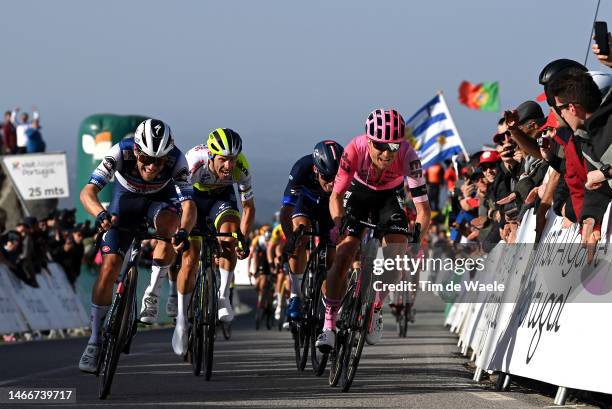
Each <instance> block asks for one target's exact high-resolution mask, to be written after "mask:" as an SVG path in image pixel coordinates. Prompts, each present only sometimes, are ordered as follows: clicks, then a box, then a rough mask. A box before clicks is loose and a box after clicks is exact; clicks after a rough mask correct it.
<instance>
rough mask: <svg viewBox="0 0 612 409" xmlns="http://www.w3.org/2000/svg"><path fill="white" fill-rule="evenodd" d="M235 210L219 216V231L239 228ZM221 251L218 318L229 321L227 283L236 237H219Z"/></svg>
mask: <svg viewBox="0 0 612 409" xmlns="http://www.w3.org/2000/svg"><path fill="white" fill-rule="evenodd" d="M235 213H236V212H228V214H227V215H226V216H222V217H221V218H220V221H219V223H216V227H217V230H218V231H219V232H220V233H234V232H236V231H238V230H239V229H240V218H239V217H238V216H237V215H236V214H235ZM219 244H220V247H221V252H220V254H219V273H220V276H221V282H220V283H219V319H220V320H221V321H224V322H229V321H231V320H233V319H234V311H233V309H232V306H231V304H230V301H229V283H230V282H231V280H232V276H233V274H234V268H235V267H236V251H235V248H236V245H237V243H236V239H234V238H233V237H219Z"/></svg>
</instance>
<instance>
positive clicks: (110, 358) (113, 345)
mask: <svg viewBox="0 0 612 409" xmlns="http://www.w3.org/2000/svg"><path fill="white" fill-rule="evenodd" d="M134 278H135V269H134V268H131V269H130V271H128V273H127V278H126V280H125V281H123V282H120V283H119V287H118V288H117V292H116V293H115V300H114V302H113V306H112V308H111V312H110V314H109V319H108V324H107V325H106V326H105V329H104V335H103V337H104V340H103V342H102V351H100V364H99V365H100V368H99V371H98V397H99V398H100V399H106V397H107V396H108V394H109V393H110V390H111V385H112V382H113V377H114V376H115V371H116V370H117V364H118V363H119V355H120V354H121V350H122V349H123V346H124V344H125V343H126V342H127V340H128V337H129V336H130V335H131V331H132V325H133V324H134V323H133V322H131V321H132V309H133V308H134V297H135V290H136V285H135V280H134ZM132 283H133V284H134V285H132Z"/></svg>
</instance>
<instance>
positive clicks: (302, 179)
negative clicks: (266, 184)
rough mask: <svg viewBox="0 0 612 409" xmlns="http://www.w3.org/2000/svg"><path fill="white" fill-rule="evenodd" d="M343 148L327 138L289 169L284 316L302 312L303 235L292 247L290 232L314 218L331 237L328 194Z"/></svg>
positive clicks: (284, 222)
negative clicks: (288, 291) (288, 287)
mask: <svg viewBox="0 0 612 409" xmlns="http://www.w3.org/2000/svg"><path fill="white" fill-rule="evenodd" d="M343 152H344V148H343V147H342V146H341V145H340V144H339V143H337V142H335V141H331V140H326V141H321V142H319V143H318V144H317V145H316V146H315V147H314V151H313V153H312V154H310V155H306V156H304V157H302V158H301V159H299V160H298V161H297V162H296V163H295V164H294V165H293V168H292V169H291V173H290V174H289V182H288V183H287V186H286V187H285V193H284V195H283V206H282V208H281V210H280V220H281V224H282V226H283V231H285V232H287V243H289V244H288V245H286V246H285V252H286V253H287V254H289V276H290V279H291V296H290V300H289V306H288V308H287V317H288V318H289V319H297V318H301V316H302V308H301V297H302V278H303V276H304V270H305V269H306V256H307V255H306V241H307V238H306V237H302V239H301V240H299V241H298V242H297V243H295V247H294V248H290V247H289V246H290V245H291V244H293V240H291V236H292V235H293V232H294V231H295V230H296V229H297V228H298V227H299V226H300V225H304V228H305V231H307V232H308V231H311V230H312V224H313V222H314V221H317V222H318V227H319V231H318V233H319V234H320V235H321V236H322V237H327V238H330V231H331V230H332V229H333V228H334V222H333V220H332V218H331V216H330V214H329V196H330V194H331V192H332V190H333V188H334V179H335V177H336V173H337V172H338V166H339V165H340V158H341V157H342V153H343ZM329 245H330V248H329V250H328V253H327V254H328V258H327V260H328V262H330V263H331V262H332V261H333V257H334V254H335V248H334V247H335V238H334V240H333V241H332V240H330V241H329Z"/></svg>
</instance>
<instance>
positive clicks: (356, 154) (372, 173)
mask: <svg viewBox="0 0 612 409" xmlns="http://www.w3.org/2000/svg"><path fill="white" fill-rule="evenodd" d="M377 173H378V171H377V169H376V168H375V167H374V165H373V164H372V159H371V158H370V154H369V153H368V137H367V136H366V135H360V136H357V137H355V138H353V140H352V141H351V142H350V143H349V144H348V146H347V147H346V148H345V149H344V154H343V155H342V159H341V160H340V168H339V169H338V173H337V174H336V180H335V183H334V193H339V194H343V193H344V192H346V190H347V189H348V188H349V185H350V183H351V181H352V180H353V178H355V179H356V180H357V181H358V182H360V183H362V184H364V185H366V186H367V187H369V188H370V189H373V190H387V189H393V188H396V187H397V186H399V185H400V184H401V183H402V181H403V180H404V178H405V179H406V182H407V183H408V188H409V189H410V193H411V195H412V200H413V201H414V202H415V203H419V202H426V201H427V200H428V198H427V188H426V185H425V178H424V177H423V169H422V166H421V161H420V160H419V157H418V156H417V154H416V152H415V151H414V149H412V146H410V144H409V143H408V142H407V141H402V142H401V145H400V149H399V151H398V152H397V157H396V159H395V162H393V165H391V168H389V169H387V170H383V171H382V172H381V173H380V176H378V177H377Z"/></svg>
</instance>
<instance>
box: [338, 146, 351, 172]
mask: <svg viewBox="0 0 612 409" xmlns="http://www.w3.org/2000/svg"><path fill="white" fill-rule="evenodd" d="M340 167H341V168H342V170H343V171H345V172H350V171H351V161H350V160H349V157H348V153H347V152H346V151H345V152H344V153H343V154H342V159H340Z"/></svg>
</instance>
